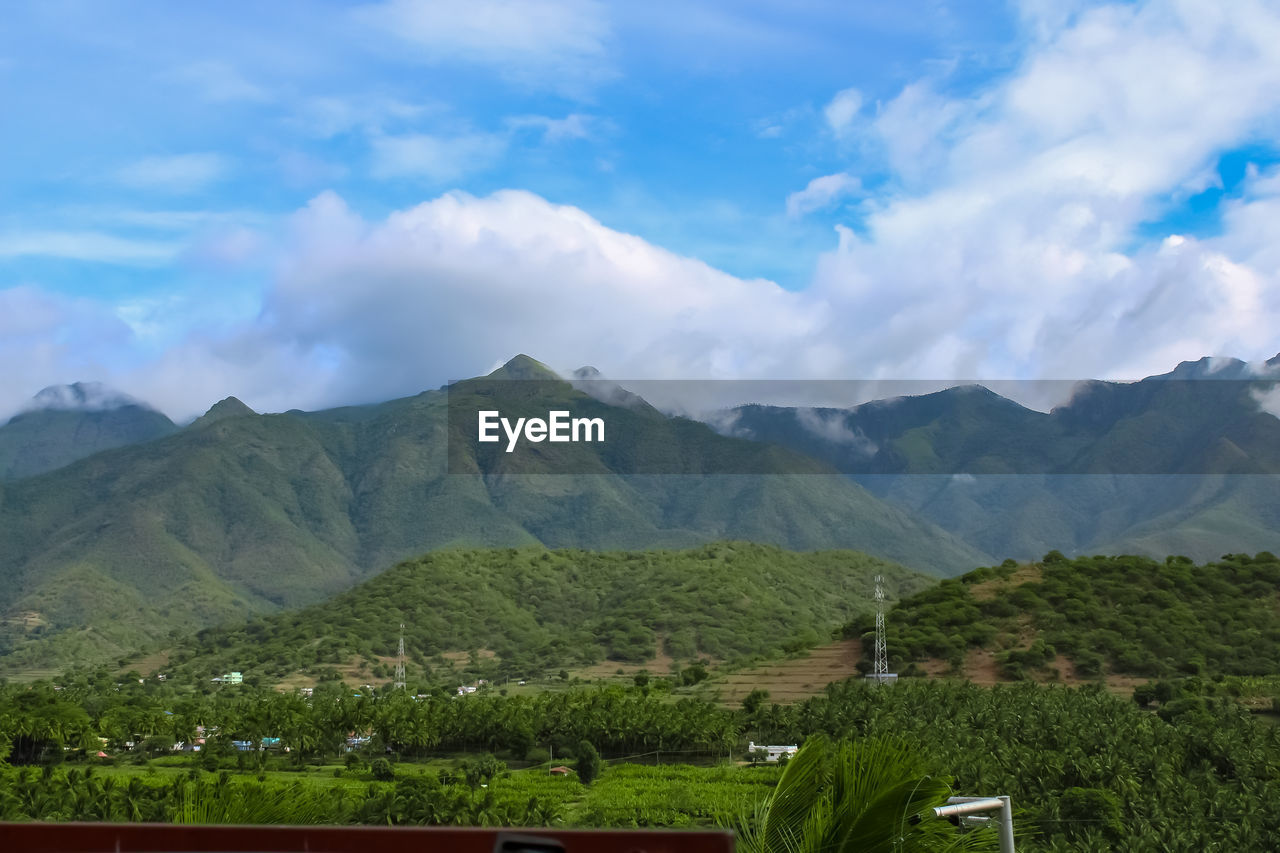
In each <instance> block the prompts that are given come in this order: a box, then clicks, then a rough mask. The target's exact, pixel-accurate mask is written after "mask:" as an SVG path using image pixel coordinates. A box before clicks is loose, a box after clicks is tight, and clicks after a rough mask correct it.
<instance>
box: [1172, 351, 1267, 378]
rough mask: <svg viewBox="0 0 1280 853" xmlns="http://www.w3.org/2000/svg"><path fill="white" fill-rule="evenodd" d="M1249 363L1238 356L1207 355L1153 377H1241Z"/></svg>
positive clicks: (1182, 363)
mask: <svg viewBox="0 0 1280 853" xmlns="http://www.w3.org/2000/svg"><path fill="white" fill-rule="evenodd" d="M1247 369H1248V365H1247V364H1245V363H1244V362H1243V361H1241V360H1240V359H1238V358H1219V357H1215V356H1205V357H1204V358H1201V359H1197V360H1196V361H1184V362H1181V363H1179V364H1178V366H1177V367H1175V368H1174V369H1173V371H1172V372H1171V373H1166V374H1163V375H1162V376H1153V377H1151V378H1152V379H1240V378H1242V377H1243V376H1244V375H1245V373H1246V371H1247Z"/></svg>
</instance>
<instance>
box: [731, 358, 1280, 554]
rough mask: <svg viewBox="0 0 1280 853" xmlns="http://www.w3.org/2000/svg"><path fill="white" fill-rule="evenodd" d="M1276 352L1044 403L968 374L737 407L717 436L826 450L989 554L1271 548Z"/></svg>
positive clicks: (877, 488)
mask: <svg viewBox="0 0 1280 853" xmlns="http://www.w3.org/2000/svg"><path fill="white" fill-rule="evenodd" d="M1278 372H1280V356H1277V357H1276V358H1273V359H1271V360H1270V361H1268V362H1266V363H1265V364H1264V365H1261V366H1250V365H1247V364H1245V363H1244V362H1242V361H1237V360H1234V359H1207V358H1206V359H1201V360H1200V361H1197V362H1184V363H1183V364H1180V365H1179V366H1178V367H1177V368H1176V369H1175V370H1173V371H1172V372H1170V373H1167V374H1162V375H1159V376H1152V377H1148V378H1146V379H1143V380H1141V381H1139V382H1132V383H1122V382H1088V383H1083V384H1082V385H1080V386H1079V387H1077V388H1076V390H1075V393H1074V394H1073V395H1072V397H1071V399H1070V400H1069V401H1068V402H1066V403H1064V404H1062V405H1060V406H1058V407H1055V408H1054V409H1052V410H1051V411H1049V412H1039V411H1035V410H1033V409H1028V408H1025V407H1023V406H1021V405H1019V404H1017V403H1015V402H1013V401H1012V400H1009V399H1006V398H1005V397H1002V396H1000V395H998V394H995V393H993V392H992V391H990V390H988V389H986V388H984V387H981V386H961V387H955V388H950V389H947V390H945V391H940V392H936V393H932V394H923V395H919V396H914V397H904V398H898V399H892V400H882V401H875V402H871V403H866V404H863V405H859V406H855V407H850V408H848V409H813V408H798V407H777V406H763V405H751V406H741V407H738V408H736V409H734V410H732V411H730V412H727V413H721V416H719V417H717V418H716V419H715V421H716V422H717V423H719V424H721V425H722V426H721V429H722V430H723V431H725V432H726V433H727V434H731V435H736V436H739V437H746V438H751V439H753V440H758V441H766V442H770V443H775V444H778V445H780V446H783V447H787V448H790V449H792V450H795V451H796V452H799V453H803V454H805V455H808V456H811V457H813V458H816V459H820V460H822V461H825V462H827V463H828V464H830V465H832V466H833V467H836V468H838V469H839V470H841V471H842V472H844V473H845V474H847V475H848V476H850V477H851V478H853V479H854V480H856V481H857V482H858V483H860V484H861V485H863V486H864V487H865V488H867V490H868V491H870V492H871V493H873V494H875V495H876V496H877V497H880V498H882V499H884V500H886V501H887V502H889V503H891V504H894V505H896V506H898V507H901V508H903V509H907V510H910V511H911V512H913V513H915V514H916V515H918V516H921V517H923V518H925V519H928V520H929V521H932V522H934V523H935V524H937V525H939V526H940V527H942V528H944V529H946V530H948V531H949V532H951V533H953V534H955V535H957V536H959V537H960V538H961V539H963V540H964V541H965V542H967V543H969V544H970V545H972V546H974V547H976V548H978V549H980V550H982V551H983V552H984V553H987V554H990V555H992V556H993V557H998V558H1006V557H1013V558H1017V559H1032V558H1035V557H1037V556H1039V555H1042V554H1044V553H1046V552H1047V551H1050V550H1060V551H1063V552H1065V553H1068V554H1071V553H1109V554H1117V553H1133V554H1143V555H1148V556H1153V557H1163V556H1166V555H1169V554H1181V555H1185V556H1188V557H1191V558H1192V559H1195V560H1198V561H1204V560H1210V559H1215V558H1217V557H1219V556H1221V555H1222V554H1225V553H1229V552H1233V551H1237V550H1241V549H1246V550H1264V549H1274V548H1276V546H1277V545H1280V478H1278V477H1277V474H1280V419H1277V417H1276V415H1275V414H1274V413H1273V412H1271V411H1268V410H1267V409H1268V408H1271V409H1274V406H1273V405H1271V400H1272V399H1273V398H1271V397H1269V395H1272V394H1274V391H1275V385H1276V380H1275V378H1274V377H1276V376H1277V373H1278Z"/></svg>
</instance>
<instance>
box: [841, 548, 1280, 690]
mask: <svg viewBox="0 0 1280 853" xmlns="http://www.w3.org/2000/svg"><path fill="white" fill-rule="evenodd" d="M1278 605H1280V561H1278V560H1277V559H1276V557H1275V556H1274V555H1273V554H1271V553H1270V552H1262V553H1259V554H1258V555H1256V556H1249V555H1247V554H1228V555H1226V556H1225V557H1224V558H1222V559H1221V560H1218V561H1215V562H1211V563H1207V564H1205V565H1201V566H1197V565H1195V564H1194V563H1192V561H1190V560H1188V559H1186V558H1183V557H1170V558H1168V559H1166V560H1164V561H1162V562H1157V561H1155V560H1149V559H1146V558H1143V557H1136V556H1128V557H1080V558H1077V559H1075V560H1068V559H1066V558H1064V557H1062V556H1061V555H1059V554H1056V553H1050V554H1048V555H1046V557H1045V558H1044V559H1043V560H1042V561H1039V562H1036V563H1032V564H1029V565H1022V566H1018V565H1016V564H1014V563H1013V562H1012V561H1009V562H1007V563H1006V564H1004V565H1003V566H1000V567H995V568H983V569H978V570H975V571H973V572H970V573H968V574H966V575H963V576H961V577H959V578H955V579H951V580H947V581H943V582H942V583H941V584H940V585H938V586H936V587H933V588H930V589H927V590H924V591H922V592H920V593H918V594H916V595H914V596H911V597H909V598H906V599H904V600H903V601H901V602H900V603H899V604H898V605H897V607H895V608H894V610H893V611H892V612H891V613H890V614H889V615H888V620H887V621H888V626H889V628H888V645H889V654H890V656H891V658H892V659H893V661H894V663H895V665H896V666H899V667H906V666H908V665H909V664H910V663H911V662H916V663H922V662H924V661H926V660H930V659H934V660H941V661H950V662H951V663H952V664H953V665H954V666H960V665H962V664H963V663H964V661H965V660H966V658H967V657H969V656H971V655H974V654H975V653H979V652H983V653H986V654H989V655H993V656H994V659H995V662H996V664H997V665H998V666H999V667H1000V669H1001V671H1002V673H1003V675H1004V676H1005V677H1010V678H1017V677H1022V676H1024V675H1033V674H1037V673H1041V674H1042V671H1044V670H1046V669H1047V668H1048V667H1051V666H1052V667H1055V668H1062V667H1065V666H1068V665H1069V666H1070V669H1071V670H1072V671H1073V672H1074V673H1075V674H1076V675H1078V676H1081V677H1086V678H1092V677H1098V676H1101V675H1104V674H1120V675H1131V676H1168V675H1174V674H1179V673H1181V674H1203V675H1206V676H1212V675H1219V674H1221V675H1270V674H1274V673H1275V672H1276V670H1277V667H1280V606H1278ZM871 627H872V623H870V622H868V621H867V620H866V619H865V618H863V619H862V620H860V621H859V622H857V623H855V625H854V626H853V628H852V632H853V633H855V634H858V633H863V632H865V631H867V630H870V629H871Z"/></svg>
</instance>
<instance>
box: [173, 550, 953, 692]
mask: <svg viewBox="0 0 1280 853" xmlns="http://www.w3.org/2000/svg"><path fill="white" fill-rule="evenodd" d="M877 574H881V575H883V576H884V578H885V586H886V590H887V592H888V595H889V596H890V598H892V599H897V598H898V597H899V596H901V595H907V594H910V593H913V592H917V591H919V590H921V589H923V588H925V587H927V586H929V585H931V584H933V583H934V582H935V581H934V580H933V579H932V578H929V577H927V576H924V575H921V574H919V573H916V572H912V571H909V570H908V569H905V568H903V567H902V566H898V565H895V564H892V563H889V562H887V561H884V560H880V559H877V558H875V557H870V556H867V555H866V554H861V553H858V552H853V551H815V552H804V553H800V552H794V551H784V550H781V549H778V548H773V547H769V546H764V545H755V544H749V543H743V542H725V543H716V544H713V545H707V546H704V547H700V548H695V549H690V550H681V551H666V550H658V551H627V552H619V551H613V552H598V551H582V550H577V549H564V550H554V551H552V550H546V549H543V548H537V547H525V548H515V549H487V550H474V549H465V550H454V549H450V550H442V551H436V552H433V553H430V554H426V555H424V556H422V557H419V558H417V559H414V560H410V561H407V562H404V563H401V564H399V565H397V566H395V567H394V568H392V569H389V570H387V571H386V572H383V573H382V574H380V575H378V576H377V577H375V578H373V579H371V580H368V581H365V582H364V583H362V584H360V585H359V586H357V587H355V588H354V589H351V590H348V591H347V592H344V593H342V594H340V595H338V596H336V597H334V598H333V599H331V600H330V601H326V602H324V603H322V604H317V605H313V606H311V607H306V608H302V609H300V610H295V611H289V612H285V613H280V614H274V615H270V616H265V617H261V618H258V619H255V620H253V621H251V622H249V623H248V624H247V625H243V626H240V625H237V626H231V627H227V628H216V629H212V628H211V629H206V630H204V631H201V632H200V633H199V634H197V635H196V636H194V637H188V638H187V639H184V640H183V641H181V642H180V643H178V644H177V645H176V646H175V647H174V649H173V651H172V652H171V654H170V661H169V663H168V664H167V668H166V672H167V673H168V674H169V676H170V677H171V678H173V677H175V676H178V675H181V674H183V673H186V674H189V675H191V676H193V677H195V678H198V679H201V680H203V679H207V678H209V677H211V676H213V675H216V674H220V673H222V672H226V671H229V670H239V671H242V672H244V673H246V675H248V676H249V677H250V678H251V679H253V680H260V681H261V682H262V683H271V681H272V680H279V679H281V678H285V677H288V676H291V675H294V674H295V673H302V674H307V675H311V676H312V677H313V678H314V677H317V676H318V675H320V674H323V673H325V672H328V671H331V670H334V669H336V668H339V667H342V668H347V669H349V668H350V667H351V665H352V664H353V662H354V664H355V665H356V666H366V667H371V669H370V670H369V671H368V672H367V674H366V676H365V677H369V678H375V679H376V678H381V680H386V678H387V677H388V675H389V673H388V671H387V667H388V666H389V663H388V660H389V658H388V656H390V655H393V654H394V653H395V650H396V645H397V641H398V636H399V625H400V623H401V622H403V623H404V626H405V628H404V631H405V634H404V636H405V644H406V650H407V653H408V661H409V663H408V669H409V673H410V677H411V678H412V679H414V680H415V681H416V682H420V683H428V682H435V683H437V684H440V683H444V684H447V685H449V686H452V685H454V684H456V680H455V679H456V678H457V675H456V674H455V673H454V668H453V667H452V666H451V665H450V664H449V663H448V660H447V659H446V658H445V657H443V656H444V655H446V654H451V653H462V654H461V655H460V656H459V655H456V654H453V655H452V657H453V658H454V659H458V658H459V657H460V658H461V659H462V660H465V659H466V653H477V654H482V656H483V658H484V659H485V660H488V661H489V664H488V665H487V666H486V668H485V670H484V671H485V672H487V673H489V674H490V675H492V674H493V673H497V674H506V675H508V676H511V677H522V676H525V675H530V676H531V675H533V674H534V673H543V672H548V671H556V670H559V669H560V668H561V667H576V666H581V665H584V664H591V663H595V662H597V661H601V660H608V661H617V662H624V663H632V664H636V663H645V662H647V661H650V660H652V659H653V658H655V657H656V656H658V655H659V654H661V655H662V656H664V657H665V658H669V659H672V660H674V661H676V662H680V661H691V660H694V659H697V658H700V657H704V656H705V657H708V658H713V659H716V660H737V659H743V658H748V657H754V656H764V657H769V656H774V655H777V654H781V653H782V652H783V651H787V650H793V649H798V648H803V647H807V646H811V645H814V644H816V643H818V642H819V641H820V640H821V639H822V638H825V637H829V636H830V635H831V632H832V630H833V629H835V628H837V627H838V626H839V625H841V624H843V623H844V622H846V621H848V619H849V618H850V617H851V616H852V615H853V614H855V613H860V612H862V611H864V610H866V609H867V608H868V607H869V602H870V600H871V592H872V589H873V578H874V576H875V575H877ZM477 672H480V670H479V669H475V670H474V671H473V672H472V677H475V674H476V673H477ZM655 674H665V673H655Z"/></svg>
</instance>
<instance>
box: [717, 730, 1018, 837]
mask: <svg viewBox="0 0 1280 853" xmlns="http://www.w3.org/2000/svg"><path fill="white" fill-rule="evenodd" d="M949 782H950V780H949V779H947V778H943V777H939V776H934V775H931V774H930V773H928V772H927V770H926V767H925V762H924V759H923V758H922V756H921V755H920V754H919V753H918V752H917V751H916V750H914V749H913V748H912V747H911V746H910V745H908V744H907V743H905V742H903V741H898V740H891V739H887V738H867V739H864V740H858V741H840V742H836V743H833V742H832V741H830V740H828V739H827V738H825V737H823V736H822V735H815V736H814V737H812V738H810V739H809V740H808V742H806V743H805V745H804V747H803V748H802V749H801V750H800V751H799V752H798V753H797V754H796V756H795V758H794V759H792V760H791V761H789V762H788V763H787V767H786V770H785V771H784V772H783V774H782V778H781V779H780V780H779V781H778V786H777V788H776V789H774V790H773V791H772V792H770V794H769V795H768V796H767V797H765V798H764V799H762V800H760V801H759V802H758V803H757V805H756V810H755V814H754V815H752V817H751V818H750V819H748V820H746V821H744V822H743V823H742V824H741V826H740V827H739V832H738V835H739V844H738V846H739V848H740V849H741V850H743V851H744V853H818V851H830V853H892V851H896V850H918V851H922V852H923V851H931V850H958V849H970V850H973V849H984V850H990V849H994V843H993V841H994V833H992V832H990V831H984V832H977V833H965V834H959V833H957V832H956V831H955V830H953V829H952V828H951V826H949V825H947V824H946V823H943V822H939V821H936V820H929V819H921V815H922V814H926V813H927V812H928V810H929V809H931V808H933V807H934V806H940V805H943V804H945V803H946V801H947V797H949V796H950V795H951V794H952V793H953V792H952V789H951V786H950V784H949Z"/></svg>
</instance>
